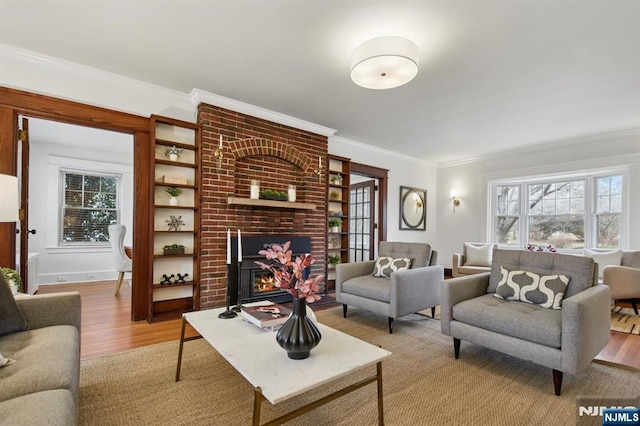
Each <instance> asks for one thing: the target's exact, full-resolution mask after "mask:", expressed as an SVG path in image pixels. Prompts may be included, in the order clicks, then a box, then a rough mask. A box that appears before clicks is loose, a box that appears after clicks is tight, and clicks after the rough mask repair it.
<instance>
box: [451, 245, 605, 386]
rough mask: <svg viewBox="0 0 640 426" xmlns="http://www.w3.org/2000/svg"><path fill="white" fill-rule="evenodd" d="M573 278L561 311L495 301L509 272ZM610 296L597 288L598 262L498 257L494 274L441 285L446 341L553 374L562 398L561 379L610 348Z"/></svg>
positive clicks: (518, 254) (501, 253)
mask: <svg viewBox="0 0 640 426" xmlns="http://www.w3.org/2000/svg"><path fill="white" fill-rule="evenodd" d="M501 267H502V268H506V269H507V270H510V271H516V272H517V271H529V272H533V273H536V274H540V275H553V274H562V275H565V276H568V277H569V278H570V280H569V282H568V286H567V287H566V292H565V295H564V299H563V300H562V305H561V309H559V310H557V309H549V308H545V307H542V306H539V305H536V304H530V303H525V302H523V301H515V300H503V299H499V298H496V297H494V293H496V289H497V288H498V283H499V282H500V281H501V280H502V279H503V271H504V270H503V269H502V268H501ZM610 297H611V292H610V290H609V288H608V287H607V286H605V285H598V280H597V265H596V264H595V262H594V261H593V259H590V258H585V257H580V256H570V255H562V254H556V253H536V252H529V251H520V250H500V249H495V250H494V252H493V259H492V265H491V272H490V273H484V274H478V275H470V276H468V277H460V278H454V279H451V280H447V281H443V282H442V296H441V309H442V321H441V327H442V333H443V334H445V335H448V336H452V337H453V343H454V355H455V357H456V358H458V356H459V353H460V341H461V340H465V341H468V342H472V343H475V344H477V345H480V346H484V347H486V348H490V349H494V350H496V351H499V352H503V353H506V354H508V355H512V356H515V357H519V358H522V359H525V360H528V361H531V362H533V363H536V364H540V365H543V366H546V367H549V368H551V369H552V370H553V379H554V387H555V393H556V395H560V392H561V388H562V374H563V372H566V373H568V374H577V373H579V372H581V371H583V370H584V369H585V368H586V367H587V366H588V365H589V363H590V362H591V361H592V360H593V358H594V357H595V356H596V355H597V354H598V353H599V352H600V351H601V350H602V348H604V347H605V346H606V345H607V343H608V342H609V336H610V327H611V324H610V322H611V313H610Z"/></svg>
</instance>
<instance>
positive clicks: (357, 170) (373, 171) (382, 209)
mask: <svg viewBox="0 0 640 426" xmlns="http://www.w3.org/2000/svg"><path fill="white" fill-rule="evenodd" d="M350 167H351V173H352V174H354V175H360V176H366V177H371V178H375V179H378V195H379V197H378V201H379V202H378V218H379V222H378V227H379V229H378V241H386V240H387V192H388V185H389V184H388V182H389V170H387V169H382V168H380V167H374V166H368V165H366V164H360V163H353V162H352V163H351V165H350Z"/></svg>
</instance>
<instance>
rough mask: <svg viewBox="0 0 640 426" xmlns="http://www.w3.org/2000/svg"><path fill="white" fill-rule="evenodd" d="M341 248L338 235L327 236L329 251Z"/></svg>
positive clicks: (340, 240)
mask: <svg viewBox="0 0 640 426" xmlns="http://www.w3.org/2000/svg"><path fill="white" fill-rule="evenodd" d="M339 248H342V239H341V238H340V234H333V235H329V249H339Z"/></svg>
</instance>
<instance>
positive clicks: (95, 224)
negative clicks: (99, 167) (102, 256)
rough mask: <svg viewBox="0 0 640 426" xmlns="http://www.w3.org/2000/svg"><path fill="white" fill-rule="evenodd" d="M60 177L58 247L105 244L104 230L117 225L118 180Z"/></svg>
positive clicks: (82, 175) (78, 175) (106, 234)
mask: <svg viewBox="0 0 640 426" xmlns="http://www.w3.org/2000/svg"><path fill="white" fill-rule="evenodd" d="M62 174H63V176H62V177H63V182H64V184H63V191H62V194H61V206H62V226H61V232H60V244H74V243H76V244H77V243H92V244H94V243H103V242H108V241H109V232H108V229H107V227H108V226H109V225H111V224H114V223H117V222H118V215H119V211H118V177H117V176H113V175H112V176H107V175H97V174H88V173H76V172H63V173H62Z"/></svg>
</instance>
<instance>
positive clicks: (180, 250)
mask: <svg viewBox="0 0 640 426" xmlns="http://www.w3.org/2000/svg"><path fill="white" fill-rule="evenodd" d="M162 254H163V255H165V256H166V255H168V254H184V246H183V245H182V244H167V245H166V246H164V247H162Z"/></svg>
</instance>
